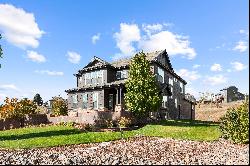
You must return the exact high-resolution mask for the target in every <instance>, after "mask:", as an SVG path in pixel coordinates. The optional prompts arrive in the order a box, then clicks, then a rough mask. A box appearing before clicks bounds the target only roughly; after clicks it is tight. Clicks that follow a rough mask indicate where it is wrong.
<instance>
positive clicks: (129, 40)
mask: <svg viewBox="0 0 250 166" xmlns="http://www.w3.org/2000/svg"><path fill="white" fill-rule="evenodd" d="M166 26H168V24H151V25H150V24H143V25H142V29H143V31H142V32H144V34H145V32H146V34H145V35H143V36H141V33H140V29H139V28H138V25H137V24H126V23H121V24H120V32H116V33H115V34H114V38H115V40H116V45H117V47H118V48H119V49H120V51H121V53H118V54H116V55H115V57H113V59H117V57H119V58H122V57H126V56H132V55H134V53H135V50H136V49H138V50H144V51H145V52H153V51H158V50H163V49H166V50H167V52H168V54H169V55H182V57H186V58H188V59H193V58H195V56H196V52H195V50H194V48H191V47H190V41H189V37H188V36H183V35H179V34H174V33H172V32H170V31H167V30H164V27H166ZM133 44H137V45H133ZM136 46H137V47H136Z"/></svg>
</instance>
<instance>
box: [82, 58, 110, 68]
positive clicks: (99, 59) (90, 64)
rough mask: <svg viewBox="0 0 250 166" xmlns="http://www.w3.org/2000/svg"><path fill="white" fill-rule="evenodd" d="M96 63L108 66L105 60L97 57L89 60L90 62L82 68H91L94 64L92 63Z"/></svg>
mask: <svg viewBox="0 0 250 166" xmlns="http://www.w3.org/2000/svg"><path fill="white" fill-rule="evenodd" d="M96 61H98V62H100V64H101V65H110V63H108V62H106V61H105V60H103V59H101V58H99V57H97V56H94V57H93V58H92V59H91V61H90V62H89V63H88V64H87V65H86V66H85V67H84V68H88V67H91V66H92V65H93V64H94V62H96Z"/></svg>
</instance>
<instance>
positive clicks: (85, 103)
mask: <svg viewBox="0 0 250 166" xmlns="http://www.w3.org/2000/svg"><path fill="white" fill-rule="evenodd" d="M82 108H83V109H87V108H88V94H83V96H82Z"/></svg>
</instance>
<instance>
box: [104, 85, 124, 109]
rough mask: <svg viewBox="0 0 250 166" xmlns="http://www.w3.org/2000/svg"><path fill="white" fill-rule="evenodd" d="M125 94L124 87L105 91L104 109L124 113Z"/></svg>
mask: <svg viewBox="0 0 250 166" xmlns="http://www.w3.org/2000/svg"><path fill="white" fill-rule="evenodd" d="M125 93H126V88H125V86H124V85H118V86H114V87H108V88H105V89H104V107H105V108H107V109H108V110H109V111H124V109H125V100H124V97H125Z"/></svg>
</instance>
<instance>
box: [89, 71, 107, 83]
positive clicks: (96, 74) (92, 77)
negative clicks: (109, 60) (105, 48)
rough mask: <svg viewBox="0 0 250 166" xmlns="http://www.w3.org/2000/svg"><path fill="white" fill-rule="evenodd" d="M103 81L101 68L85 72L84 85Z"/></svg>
mask: <svg viewBox="0 0 250 166" xmlns="http://www.w3.org/2000/svg"><path fill="white" fill-rule="evenodd" d="M97 83H103V70H101V71H93V72H90V73H86V74H85V85H88V84H97Z"/></svg>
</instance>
